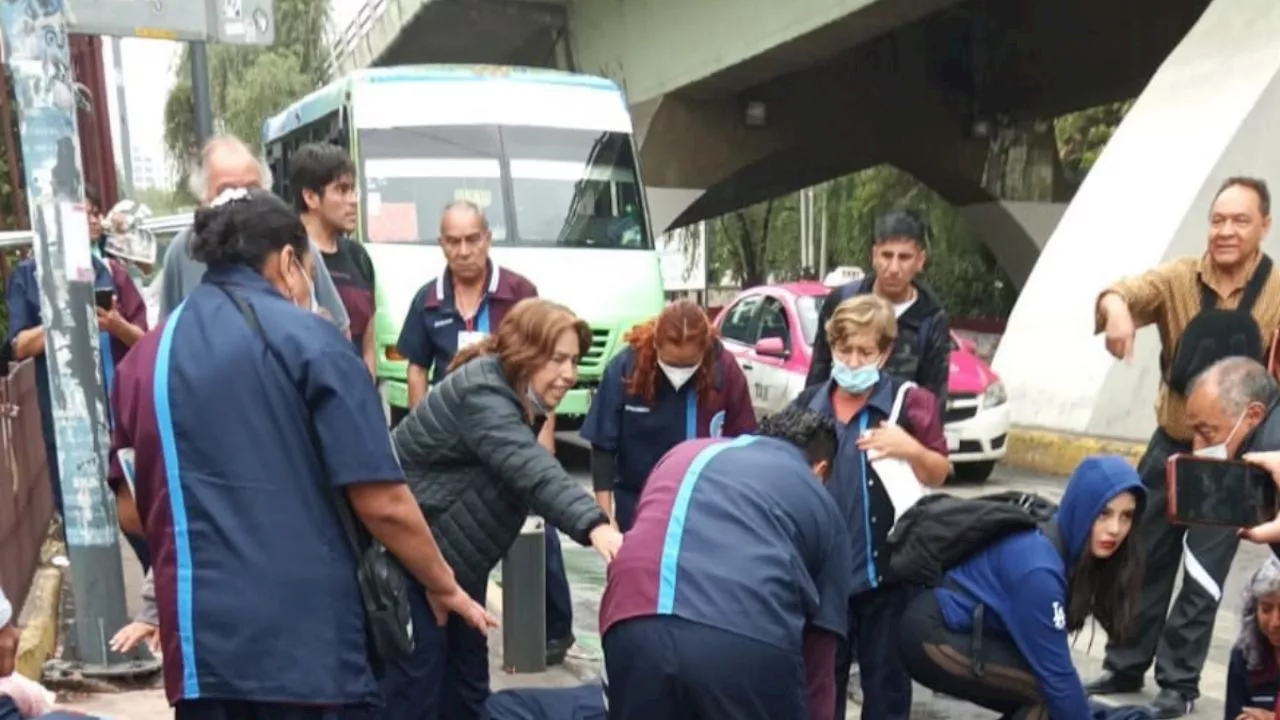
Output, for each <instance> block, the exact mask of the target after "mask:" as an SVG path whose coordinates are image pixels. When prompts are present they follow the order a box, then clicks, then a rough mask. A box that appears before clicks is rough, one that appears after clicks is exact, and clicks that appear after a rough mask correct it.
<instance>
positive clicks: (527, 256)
mask: <svg viewBox="0 0 1280 720" xmlns="http://www.w3.org/2000/svg"><path fill="white" fill-rule="evenodd" d="M365 248H366V249H367V250H368V251H369V256H370V257H371V258H372V259H373V262H374V266H375V268H376V270H377V274H378V288H377V290H378V314H377V317H376V322H377V330H376V333H377V335H376V338H377V342H378V347H377V354H378V358H379V362H378V377H379V378H380V379H383V380H389V381H399V382H401V383H403V382H405V380H406V370H407V363H405V362H404V361H403V360H401V361H391V360H387V359H386V358H387V350H388V349H390V348H394V347H395V344H396V341H397V340H398V339H399V337H400V328H401V325H402V324H403V322H404V319H405V316H406V314H407V313H408V311H409V303H410V301H411V300H412V299H413V297H414V295H416V294H417V292H418V290H419V289H420V288H422V286H423V285H425V284H426V283H427V282H428V281H429V280H431V279H432V278H433V277H436V276H438V275H440V274H441V273H442V272H443V271H444V256H443V254H442V253H441V252H440V248H439V247H435V246H430V245H393V244H377V243H371V244H368V245H366V246H365ZM491 257H492V259H493V261H494V262H495V263H497V265H498V266H499V268H509V269H511V270H515V271H516V272H519V273H520V274H521V275H524V276H525V277H527V278H529V279H530V280H532V281H533V283H534V284H535V285H537V286H538V292H539V294H540V295H541V296H542V297H545V298H547V299H549V300H554V301H556V302H559V303H561V304H563V305H566V306H568V307H569V308H570V309H571V310H573V311H574V312H575V313H576V314H578V315H579V316H580V317H582V319H584V320H586V321H587V323H588V324H589V325H590V326H591V331H592V345H591V347H590V348H589V349H588V350H587V352H585V353H584V354H583V357H582V360H581V361H580V362H579V364H578V373H579V382H580V383H583V384H586V385H591V386H594V385H595V384H596V383H598V382H599V380H600V376H601V375H602V374H603V373H604V368H605V366H606V365H607V364H608V362H609V360H610V359H611V358H613V356H614V355H615V354H617V352H618V351H619V350H620V349H621V348H622V347H623V337H624V336H625V335H626V333H627V331H628V330H630V329H631V328H632V327H633V326H635V325H636V324H637V323H641V322H644V321H645V320H648V319H650V318H652V317H653V316H655V315H657V314H658V313H659V312H661V311H662V306H663V304H664V303H665V299H664V297H663V294H662V275H661V271H660V269H659V265H658V257H657V255H656V254H655V253H652V252H647V251H637V250H608V249H601V248H529V247H494V248H493V250H492V251H491ZM499 272H501V270H499ZM389 402H392V404H393V405H394V404H395V403H394V402H393V401H392V400H390V399H389ZM565 402H568V400H567V399H566V401H565ZM396 407H405V406H404V405H396ZM562 408H565V409H563V410H560V411H558V412H560V413H561V414H566V415H568V414H573V413H571V412H569V410H568V406H566V405H564V404H562Z"/></svg>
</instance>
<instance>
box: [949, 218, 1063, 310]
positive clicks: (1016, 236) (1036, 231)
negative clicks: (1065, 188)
mask: <svg viewBox="0 0 1280 720" xmlns="http://www.w3.org/2000/svg"><path fill="white" fill-rule="evenodd" d="M956 209H957V210H958V211H959V213H960V217H962V218H964V220H965V222H967V223H969V226H970V227H972V228H973V229H974V231H976V232H977V233H978V234H979V235H980V236H981V237H982V239H983V240H984V241H985V242H986V244H987V247H988V248H990V250H991V252H992V254H994V255H995V256H996V261H997V262H999V263H1000V267H1001V268H1003V269H1004V271H1005V272H1006V273H1008V275H1009V279H1010V280H1012V281H1013V284H1014V285H1015V286H1017V287H1018V288H1019V289H1021V288H1023V287H1024V286H1025V285H1026V283H1027V278H1028V277H1029V276H1030V275H1031V270H1032V268H1034V267H1035V264H1036V261H1037V260H1038V259H1039V258H1040V251H1041V250H1043V249H1044V246H1045V244H1047V243H1048V242H1049V238H1050V236H1052V235H1053V231H1054V230H1055V229H1056V228H1057V227H1058V222H1059V221H1060V220H1062V215H1063V214H1064V213H1065V212H1066V211H1067V204H1066V203H1038V202H1010V201H1002V202H986V203H975V204H972V205H964V206H960V207H957V208H956Z"/></svg>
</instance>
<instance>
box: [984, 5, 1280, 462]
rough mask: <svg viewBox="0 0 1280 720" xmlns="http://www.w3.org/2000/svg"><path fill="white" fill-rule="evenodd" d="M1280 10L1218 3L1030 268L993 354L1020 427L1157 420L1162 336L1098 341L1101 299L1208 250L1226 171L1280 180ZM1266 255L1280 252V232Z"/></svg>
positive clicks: (1132, 425) (1108, 430)
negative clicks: (1119, 346) (1124, 355)
mask: <svg viewBox="0 0 1280 720" xmlns="http://www.w3.org/2000/svg"><path fill="white" fill-rule="evenodd" d="M1278 74H1280V3H1277V2H1276V1H1275V0H1214V2H1213V3H1212V4H1211V5H1210V6H1209V8H1208V9H1207V10H1206V11H1205V12H1204V14H1203V15H1202V16H1201V17H1200V19H1199V20H1198V21H1197V22H1196V24H1195V26H1194V27H1193V28H1192V29H1191V31H1190V32H1189V33H1188V34H1187V36H1186V37H1185V38H1184V39H1183V41H1182V42H1181V43H1180V44H1179V45H1178V47H1177V48H1176V49H1175V50H1174V51H1173V53H1172V54H1171V55H1170V56H1169V58H1168V59H1167V60H1166V61H1165V62H1164V64H1163V65H1162V66H1161V67H1160V69H1159V70H1158V71H1157V72H1156V74H1155V76H1154V77H1153V78H1152V80H1151V82H1150V83H1149V84H1148V85H1147V87H1146V89H1145V90H1144V91H1143V92H1142V95H1141V96H1140V97H1139V98H1138V101H1137V103H1136V104H1135V105H1134V107H1133V110H1132V111H1130V113H1129V115H1128V117H1127V118H1126V119H1125V121H1124V123H1123V124H1121V126H1120V127H1119V129H1118V130H1117V131H1116V134H1115V136H1114V137H1113V138H1112V140H1111V142H1110V144H1108V146H1107V148H1106V150H1105V151H1104V152H1103V154H1102V157H1101V158H1100V159H1099V160H1098V162H1097V164H1096V165H1095V166H1094V167H1093V170H1092V172H1090V173H1089V176H1088V177H1087V178H1086V180H1085V182H1084V184H1083V185H1082V186H1081V188H1080V190H1079V191H1078V192H1077V193H1076V195H1075V199H1074V200H1073V201H1072V203H1071V204H1070V206H1069V207H1068V208H1067V211H1066V213H1065V214H1064V215H1063V217H1062V220H1061V222H1060V223H1059V224H1058V226H1057V229H1056V231H1054V233H1053V235H1052V237H1051V238H1050V240H1049V243H1048V244H1047V245H1046V246H1045V248H1044V251H1043V252H1042V253H1041V255H1040V261H1039V262H1037V263H1036V265H1035V268H1034V269H1033V270H1032V271H1031V274H1030V277H1029V278H1028V280H1027V284H1026V286H1025V287H1024V288H1023V290H1022V295H1021V297H1020V298H1019V300H1018V304H1017V306H1016V307H1015V308H1014V311H1013V314H1012V316H1011V317H1010V319H1009V325H1008V330H1007V331H1006V334H1005V336H1004V338H1003V340H1002V341H1001V344H1000V349H999V351H998V352H997V354H996V357H995V363H994V364H995V369H996V371H997V372H999V373H1000V375H1001V376H1002V378H1003V379H1004V381H1005V384H1006V385H1007V387H1008V388H1009V393H1010V408H1011V410H1012V413H1013V420H1014V422H1015V423H1016V424H1018V425H1022V426H1029V427H1038V428H1044V429H1049V430H1055V431H1065V432H1074V433H1083V434H1088V435H1094V436H1104V437H1114V438H1122V439H1135V440H1137V439H1145V438H1146V437H1147V436H1148V435H1149V434H1150V432H1151V431H1152V429H1153V428H1154V426H1155V413H1154V411H1153V410H1152V403H1153V401H1154V398H1155V393H1156V389H1157V386H1158V382H1159V379H1160V368H1159V361H1158V354H1159V350H1160V343H1159V339H1158V337H1157V336H1156V333H1155V330H1154V328H1148V329H1144V330H1143V331H1141V332H1140V333H1139V335H1138V339H1137V348H1136V355H1135V358H1134V360H1133V362H1131V363H1119V362H1116V361H1115V360H1114V359H1112V357H1111V356H1110V355H1108V354H1107V352H1106V350H1105V349H1104V348H1103V342H1102V339H1101V338H1100V337H1098V336H1095V335H1094V334H1093V329H1094V328H1093V322H1094V303H1095V300H1096V298H1097V296H1098V293H1099V292H1100V291H1101V290H1102V289H1103V288H1105V287H1106V286H1107V285H1108V284H1110V283H1111V282H1112V281H1114V280H1115V279H1116V278H1118V277H1120V276H1123V275H1130V274H1134V273H1139V272H1142V271H1143V270H1145V269H1147V268H1150V267H1152V266H1154V265H1156V264H1158V263H1160V262H1161V261H1163V260H1166V259H1169V258H1172V257H1178V256H1185V255H1197V256H1198V255H1200V254H1201V253H1202V252H1203V251H1204V248H1205V243H1206V236H1207V225H1208V209H1209V206H1210V204H1211V202H1212V198H1213V195H1214V193H1215V192H1216V191H1217V188H1218V185H1219V184H1220V183H1221V182H1222V180H1223V179H1224V178H1225V177H1227V176H1230V175H1240V174H1247V175H1257V176H1260V177H1263V178H1269V179H1271V180H1273V181H1274V180H1276V179H1277V178H1280V142H1278V141H1277V139H1276V133H1275V128H1276V127H1277V126H1280V82H1278V81H1277V75H1278ZM1266 247H1267V250H1268V251H1269V252H1270V253H1271V254H1272V255H1273V256H1275V255H1276V252H1277V250H1280V245H1277V243H1276V240H1275V234H1274V233H1273V238H1272V239H1271V240H1269V241H1268V242H1267V245H1266Z"/></svg>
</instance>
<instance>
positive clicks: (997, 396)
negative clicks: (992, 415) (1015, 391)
mask: <svg viewBox="0 0 1280 720" xmlns="http://www.w3.org/2000/svg"><path fill="white" fill-rule="evenodd" d="M1007 402H1009V393H1008V392H1006V391H1005V389H1004V383H1002V382H1000V381H999V380H997V381H995V382H993V383H991V384H990V385H988V386H987V389H986V390H984V391H983V392H982V407H984V408H992V407H997V406H1000V405H1003V404H1005V403H1007Z"/></svg>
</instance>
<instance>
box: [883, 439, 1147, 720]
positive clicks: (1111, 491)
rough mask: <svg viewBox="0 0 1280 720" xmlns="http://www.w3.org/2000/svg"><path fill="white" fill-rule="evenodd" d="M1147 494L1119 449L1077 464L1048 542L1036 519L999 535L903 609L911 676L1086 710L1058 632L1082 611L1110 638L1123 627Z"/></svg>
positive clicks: (979, 698)
mask: <svg viewBox="0 0 1280 720" xmlns="http://www.w3.org/2000/svg"><path fill="white" fill-rule="evenodd" d="M1145 502H1146V490H1145V489H1144V488H1143V486H1142V480H1141V478H1140V477H1139V476H1138V473H1137V471H1136V470H1134V469H1133V467H1131V466H1130V465H1129V464H1128V463H1127V462H1125V460H1124V459H1123V458H1120V457H1115V456H1101V457H1091V458H1087V459H1086V460H1085V461H1084V462H1082V463H1080V466H1079V467H1077V468H1076V471H1075V473H1074V474H1073V475H1072V476H1071V480H1070V481H1069V482H1068V483H1067V489H1066V492H1065V493H1063V496H1062V503H1061V505H1059V507H1058V512H1057V515H1056V516H1055V518H1054V521H1053V522H1054V524H1055V526H1056V530H1057V534H1058V539H1057V541H1055V539H1054V538H1052V537H1050V536H1048V535H1046V534H1045V533H1044V532H1042V531H1041V530H1040V529H1032V530H1026V531H1022V532H1017V533H1014V534H1012V535H1009V536H1007V537H1005V538H1002V539H1001V540H998V541H997V542H996V543H994V544H993V545H991V546H990V547H988V548H987V549H985V550H982V551H980V552H978V553H976V554H975V555H973V556H971V557H970V558H969V559H967V560H965V561H964V562H963V563H961V564H960V565H957V566H956V567H955V568H953V569H952V570H949V571H948V572H947V573H946V576H945V579H944V580H943V582H942V585H941V586H940V587H938V588H935V589H933V590H930V591H928V592H924V593H922V594H920V595H919V596H918V597H916V598H915V600H913V601H912V602H911V604H910V605H909V606H908V607H907V610H906V612H905V613H904V614H903V617H902V625H901V633H902V635H901V640H902V645H901V652H902V658H903V662H904V663H905V664H906V666H907V669H908V670H909V671H910V672H911V676H912V677H913V678H915V680H916V682H918V683H920V684H921V685H924V686H925V687H928V688H931V689H933V690H935V691H937V692H940V693H944V694H947V695H950V696H952V697H956V698H959V699H961V700H965V701H968V702H971V703H973V704H975V705H980V706H982V707H984V708H987V709H989V710H995V711H996V712H1001V713H1006V714H1010V715H1012V714H1013V713H1023V714H1019V715H1017V717H1019V718H1025V720H1048V719H1049V718H1063V719H1064V720H1065V719H1066V718H1088V717H1092V715H1091V708H1090V705H1089V698H1088V696H1087V695H1086V694H1085V690H1084V685H1083V683H1082V682H1081V681H1080V676H1079V675H1078V674H1077V673H1076V669H1075V666H1074V665H1073V664H1072V661H1071V648H1070V646H1069V644H1068V638H1069V637H1070V635H1072V634H1074V633H1076V632H1078V631H1079V630H1080V629H1081V628H1082V627H1084V623H1085V620H1086V619H1088V618H1089V617H1090V616H1093V617H1094V618H1095V619H1096V620H1097V621H1098V623H1099V624H1100V625H1102V627H1103V629H1104V630H1105V631H1106V633H1107V636H1108V637H1116V638H1122V637H1124V636H1125V632H1126V631H1127V630H1128V629H1129V625H1130V622H1131V621H1132V619H1133V615H1134V610H1135V608H1134V603H1135V602H1137V600H1138V597H1139V594H1138V587H1139V585H1140V582H1141V578H1142V563H1141V548H1140V546H1139V544H1138V543H1137V542H1128V540H1129V539H1130V536H1131V535H1133V531H1134V526H1135V518H1138V517H1141V514H1142V507H1143V505H1144V504H1145ZM978 608H983V609H984V612H982V613H978V612H977V609H978ZM975 654H976V655H977V656H976V657H975ZM975 668H981V669H982V670H983V671H982V672H981V674H978V673H977V672H975Z"/></svg>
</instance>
